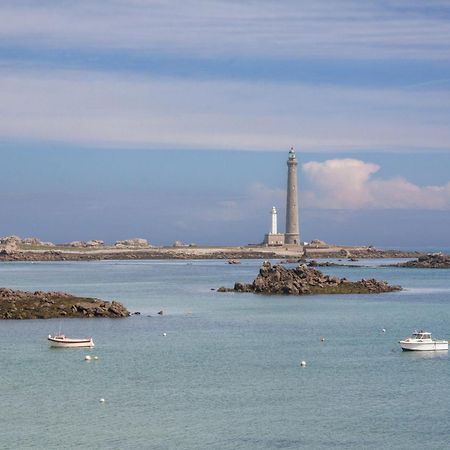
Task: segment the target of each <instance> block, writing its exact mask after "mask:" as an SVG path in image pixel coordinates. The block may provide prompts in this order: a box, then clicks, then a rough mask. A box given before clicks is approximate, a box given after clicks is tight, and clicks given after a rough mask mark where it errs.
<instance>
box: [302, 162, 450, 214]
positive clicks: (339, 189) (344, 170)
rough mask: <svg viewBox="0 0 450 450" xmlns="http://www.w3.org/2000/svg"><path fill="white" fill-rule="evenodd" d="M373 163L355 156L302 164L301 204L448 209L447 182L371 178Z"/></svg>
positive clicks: (337, 207)
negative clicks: (305, 182)
mask: <svg viewBox="0 0 450 450" xmlns="http://www.w3.org/2000/svg"><path fill="white" fill-rule="evenodd" d="M379 169H380V166H378V165H377V164H372V163H367V162H364V161H360V160H357V159H331V160H328V161H324V162H316V161H311V162H308V163H305V164H303V166H302V172H303V174H304V175H305V176H306V178H307V180H308V182H309V183H310V189H309V190H308V191H307V192H305V193H304V195H303V205H304V206H305V207H308V208H324V209H424V210H450V182H448V183H447V184H444V185H441V186H418V185H416V184H414V183H411V182H410V181H408V180H405V179H404V178H401V177H396V178H391V179H381V178H375V177H374V175H375V174H376V173H377V172H378V171H379Z"/></svg>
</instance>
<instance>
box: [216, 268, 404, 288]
mask: <svg viewBox="0 0 450 450" xmlns="http://www.w3.org/2000/svg"><path fill="white" fill-rule="evenodd" d="M399 290H401V287H400V286H391V285H389V284H388V283H386V282H385V281H379V280H375V279H370V280H365V279H362V280H360V281H349V280H347V279H346V278H338V277H335V276H332V275H325V274H323V273H322V272H320V271H319V270H316V269H313V268H310V267H307V266H306V265H304V264H303V265H300V266H298V267H296V268H295V269H286V268H285V267H282V266H280V265H274V266H272V264H271V263H270V262H265V263H263V265H262V266H261V268H260V270H259V274H258V276H257V277H256V278H255V280H254V281H253V283H250V284H244V283H235V285H234V287H233V288H225V287H221V288H219V289H218V292H253V293H255V294H272V295H280V294H282V295H309V294H377V293H382V292H391V291H399Z"/></svg>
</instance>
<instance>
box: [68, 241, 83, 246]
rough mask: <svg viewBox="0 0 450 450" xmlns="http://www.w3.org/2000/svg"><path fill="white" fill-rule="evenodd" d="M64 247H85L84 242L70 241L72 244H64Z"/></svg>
mask: <svg viewBox="0 0 450 450" xmlns="http://www.w3.org/2000/svg"><path fill="white" fill-rule="evenodd" d="M65 245H68V246H69V247H86V242H84V241H72V242H69V243H68V244H65Z"/></svg>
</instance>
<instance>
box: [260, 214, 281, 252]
mask: <svg viewBox="0 0 450 450" xmlns="http://www.w3.org/2000/svg"><path fill="white" fill-rule="evenodd" d="M270 214H271V216H272V228H271V230H270V233H268V234H266V235H265V236H264V244H266V245H270V246H273V245H283V244H284V234H283V233H278V226H277V221H278V218H277V209H276V208H275V206H272V210H271V211H270Z"/></svg>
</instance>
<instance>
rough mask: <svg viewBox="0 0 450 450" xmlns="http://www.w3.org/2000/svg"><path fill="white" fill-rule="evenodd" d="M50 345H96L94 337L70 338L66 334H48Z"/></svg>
mask: <svg viewBox="0 0 450 450" xmlns="http://www.w3.org/2000/svg"><path fill="white" fill-rule="evenodd" d="M47 339H48V343H49V345H50V347H91V348H92V347H94V341H93V340H92V338H83V339H75V338H68V337H66V336H64V334H56V335H54V336H52V335H51V334H49V335H48V338H47Z"/></svg>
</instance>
